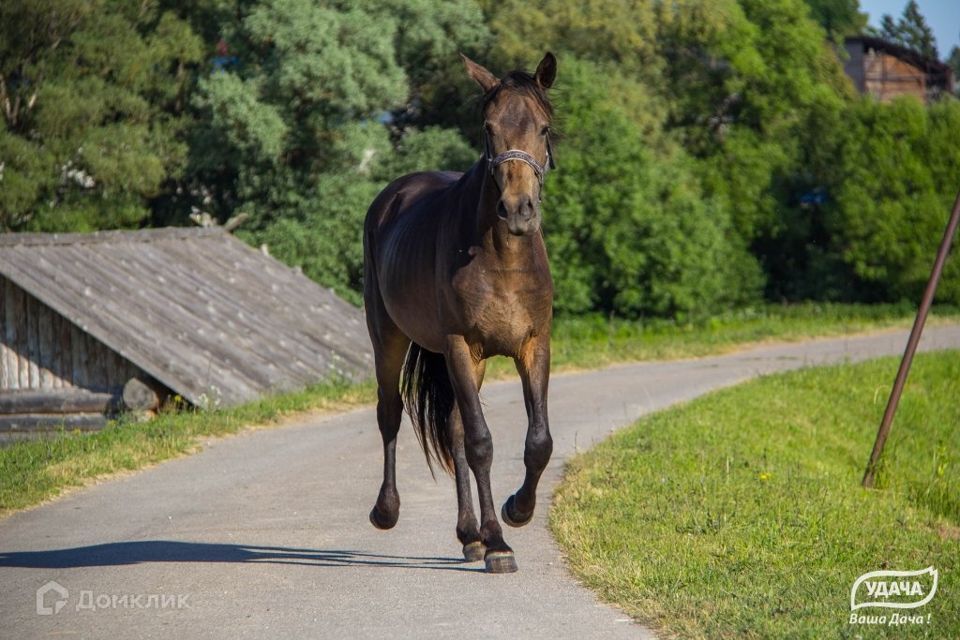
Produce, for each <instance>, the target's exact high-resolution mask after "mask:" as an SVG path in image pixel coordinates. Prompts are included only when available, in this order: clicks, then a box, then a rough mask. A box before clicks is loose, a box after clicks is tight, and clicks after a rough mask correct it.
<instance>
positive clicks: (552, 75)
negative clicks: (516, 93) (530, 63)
mask: <svg viewBox="0 0 960 640" xmlns="http://www.w3.org/2000/svg"><path fill="white" fill-rule="evenodd" d="M535 77H536V79H537V84H539V85H540V86H541V87H543V88H544V89H549V88H550V87H552V86H553V81H554V80H556V79H557V57H556V56H555V55H553V54H552V53H550V52H549V51H547V53H546V55H544V56H543V60H541V61H540V64H538V65H537V73H536V74H535Z"/></svg>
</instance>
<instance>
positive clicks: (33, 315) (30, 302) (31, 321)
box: [24, 294, 40, 389]
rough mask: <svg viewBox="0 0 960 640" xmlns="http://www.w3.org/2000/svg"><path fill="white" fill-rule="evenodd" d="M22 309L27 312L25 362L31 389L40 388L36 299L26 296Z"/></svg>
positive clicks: (38, 323)
mask: <svg viewBox="0 0 960 640" xmlns="http://www.w3.org/2000/svg"><path fill="white" fill-rule="evenodd" d="M24 307H25V309H26V312H27V362H28V365H27V366H28V367H29V369H28V374H29V380H30V388H31V389H39V388H40V309H39V308H38V306H37V299H36V298H34V297H33V296H31V295H29V294H26V298H25V304H24Z"/></svg>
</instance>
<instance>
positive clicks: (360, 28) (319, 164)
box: [0, 0, 960, 318]
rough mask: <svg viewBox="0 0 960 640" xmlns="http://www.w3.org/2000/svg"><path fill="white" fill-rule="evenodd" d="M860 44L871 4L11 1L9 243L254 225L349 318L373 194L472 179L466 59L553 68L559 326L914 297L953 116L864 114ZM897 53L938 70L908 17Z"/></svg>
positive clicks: (944, 293)
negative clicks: (448, 176) (550, 62)
mask: <svg viewBox="0 0 960 640" xmlns="http://www.w3.org/2000/svg"><path fill="white" fill-rule="evenodd" d="M863 26H864V15H863V14H861V13H860V12H859V4H858V2H857V0H806V1H804V0H714V1H712V2H702V1H700V0H676V1H674V2H669V3H667V2H660V1H658V0H641V1H640V2H627V1H625V0H586V1H585V2H572V1H570V0H527V1H523V2H520V1H519V0H504V1H501V2H491V1H489V0H477V1H474V0H453V1H451V2H443V3H439V4H438V3H436V2H431V1H430V0H386V1H381V2H372V1H371V0H362V1H359V2H351V3H345V2H339V1H337V2H334V1H332V0H323V1H321V2H314V1H312V0H198V1H197V2H193V3H181V2H177V1H175V0H160V1H159V2H155V3H145V4H144V3H139V2H133V0H95V1H93V2H86V1H80V0H58V1H53V0H37V1H35V2H22V1H21V2H7V3H0V54H2V55H0V80H2V83H0V117H2V118H3V119H4V126H3V127H0V227H2V228H3V229H5V230H39V231H81V230H95V229H104V228H123V227H138V226H142V225H145V224H149V225H157V226H161V225H168V224H189V220H188V216H189V215H190V214H191V213H196V212H201V211H202V212H207V213H209V214H211V215H212V216H213V217H214V218H215V219H218V220H220V221H224V220H226V219H228V218H229V217H231V216H233V215H234V214H236V213H238V212H245V213H247V214H250V217H249V220H248V221H247V223H246V224H245V226H244V227H243V229H242V230H241V235H242V236H243V237H244V238H246V239H247V240H248V241H249V242H251V243H253V244H264V243H265V244H267V245H268V247H269V248H270V250H271V251H272V253H273V255H275V256H277V257H279V258H280V259H282V260H284V261H285V262H287V263H289V264H291V265H296V266H300V267H301V268H302V269H303V270H304V272H305V273H307V274H308V275H309V276H310V277H311V278H314V279H315V280H317V281H318V282H320V283H322V284H324V285H325V286H329V287H332V288H334V289H335V290H336V291H337V292H339V293H340V294H342V295H344V296H345V297H347V298H348V299H350V300H353V301H355V302H358V301H359V292H360V289H361V283H360V273H361V264H360V246H361V244H360V229H361V223H362V219H363V216H364V213H365V210H366V207H367V206H368V204H369V202H370V200H371V199H372V198H373V196H374V195H375V194H376V193H377V191H378V190H379V189H380V188H382V187H383V186H384V185H385V184H386V183H387V182H389V181H390V180H392V179H394V178H396V177H398V176H400V175H402V174H404V173H408V172H410V171H414V170H422V169H465V168H466V167H468V166H469V165H470V164H471V163H472V162H473V161H475V160H476V158H477V152H476V150H475V147H476V146H477V143H478V142H479V141H478V139H477V133H478V130H479V127H478V114H477V100H476V91H475V87H474V86H473V85H472V83H470V81H469V80H468V79H467V78H466V77H465V74H464V73H463V71H462V68H461V65H460V63H459V60H458V59H457V55H456V54H457V52H458V51H463V52H466V53H467V54H470V55H472V56H474V57H477V58H478V59H480V60H482V61H484V62H485V63H487V64H489V66H490V67H491V68H492V69H493V70H495V71H498V72H501V73H502V72H504V71H506V70H507V69H509V68H514V67H524V66H527V67H528V66H529V65H530V64H531V63H532V62H533V61H534V60H536V59H538V58H539V57H540V55H542V52H543V50H544V49H550V50H553V51H555V52H556V53H558V54H559V57H560V70H559V76H558V81H557V86H556V87H555V89H553V90H552V94H553V96H554V97H555V99H556V102H557V106H558V109H557V113H558V117H559V122H558V128H559V129H560V130H561V131H562V132H564V133H565V136H562V137H561V139H560V140H558V143H557V145H556V147H557V148H556V152H557V157H558V160H559V164H560V170H559V171H558V172H556V173H555V174H552V175H551V176H550V177H549V179H548V180H547V186H546V189H547V194H546V196H547V200H546V205H545V212H546V222H545V225H546V231H547V234H548V243H549V245H550V251H551V255H552V257H553V266H554V274H555V281H556V284H557V290H558V295H557V305H558V310H559V311H561V312H564V313H582V312H602V313H616V314H622V315H626V316H628V317H640V316H650V315H655V316H665V317H674V318H687V317H693V316H703V315H708V314H711V313H714V312H716V311H718V310H722V309H725V308H729V307H731V306H735V305H737V304H741V303H743V302H745V301H754V300H756V298H757V296H758V295H759V292H760V291H762V292H763V293H764V294H765V295H766V296H767V297H768V298H772V299H777V300H780V299H787V300H796V299H820V300H861V301H862V300H869V301H882V300H888V301H889V300H893V301H896V300H901V299H912V298H914V297H915V296H916V295H917V292H918V290H919V287H920V286H921V284H922V282H923V280H924V279H925V277H926V275H925V274H926V271H927V269H928V268H929V262H930V261H931V259H932V251H933V247H935V245H936V242H937V241H938V239H939V235H940V231H941V229H940V228H941V227H942V218H943V216H944V215H945V212H946V210H947V207H948V205H949V201H950V199H951V198H952V197H953V194H954V191H955V189H956V185H957V183H958V179H960V176H958V174H957V169H956V167H957V166H960V158H958V157H957V149H960V126H958V124H960V123H958V121H957V118H958V116H957V109H958V107H957V103H956V102H955V101H952V100H950V99H946V98H945V99H944V100H942V101H941V102H939V103H937V104H935V105H932V106H930V107H923V106H921V105H919V104H908V103H906V102H903V103H897V104H890V105H886V104H883V105H881V104H875V103H872V102H870V101H869V100H863V99H858V98H857V97H856V96H855V95H854V93H853V88H852V86H851V85H850V83H849V82H848V81H847V80H846V78H845V77H844V75H843V72H842V68H841V64H840V62H839V60H838V56H837V51H836V46H835V45H836V43H838V42H840V41H841V40H842V38H843V36H845V35H848V34H851V33H855V32H857V31H858V30H860V29H861V28H862V27H863ZM883 28H884V30H885V31H886V32H887V35H888V37H891V38H893V39H894V40H895V41H897V42H900V43H902V44H904V45H905V46H909V47H911V48H914V49H916V50H919V51H925V52H927V53H931V52H932V53H934V54H935V53H936V52H935V43H934V42H933V39H932V35H931V34H930V31H929V27H928V26H927V25H926V22H925V20H924V19H923V16H922V15H921V14H920V12H919V10H918V9H917V6H916V3H909V4H908V5H907V7H906V9H905V10H904V14H903V17H901V18H900V20H899V21H897V20H894V19H893V18H891V17H889V16H886V17H885V19H884V21H883ZM931 48H933V49H931ZM954 58H955V59H954V60H953V63H954V64H955V65H960V62H958V60H960V53H956V55H954ZM471 143H473V146H471ZM955 262H956V261H955V260H952V261H951V262H948V267H947V272H946V275H945V280H944V282H943V283H942V285H941V293H940V295H941V299H942V300H950V301H956V300H958V296H960V292H958V289H960V281H958V277H960V271H958V269H960V267H957V266H955V265H954V263H955Z"/></svg>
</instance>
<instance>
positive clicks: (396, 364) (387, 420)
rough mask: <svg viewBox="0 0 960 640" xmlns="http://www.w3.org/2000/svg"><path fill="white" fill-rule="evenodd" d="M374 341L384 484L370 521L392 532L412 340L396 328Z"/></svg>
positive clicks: (378, 334)
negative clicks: (403, 387) (404, 375)
mask: <svg viewBox="0 0 960 640" xmlns="http://www.w3.org/2000/svg"><path fill="white" fill-rule="evenodd" d="M389 324H391V325H392V322H390V323H389ZM384 333H385V334H386V335H384ZM375 334H376V335H375ZM371 338H373V345H374V349H373V350H374V360H375V361H376V372H377V387H378V388H377V425H378V426H379V427H380V436H381V438H382V440H383V482H382V484H381V485H380V494H379V495H378V496H377V502H376V504H375V505H374V507H373V509H372V510H371V511H370V522H371V523H372V524H373V526H375V527H376V528H377V529H391V528H393V526H394V525H395V524H397V519H398V518H399V517H400V494H399V493H398V492H397V476H396V465H397V432H398V431H399V430H400V419H401V418H402V416H403V400H402V399H401V397H400V371H401V369H402V368H403V359H404V357H405V356H406V353H407V347H408V346H409V344H410V340H409V339H407V337H406V336H404V335H403V334H402V333H400V331H399V329H396V328H395V327H392V328H391V330H389V331H387V332H382V331H373V330H371Z"/></svg>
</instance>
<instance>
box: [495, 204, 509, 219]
mask: <svg viewBox="0 0 960 640" xmlns="http://www.w3.org/2000/svg"><path fill="white" fill-rule="evenodd" d="M497 217H498V218H500V219H501V220H506V219H507V205H505V204H503V200H501V201H500V202H498V203H497Z"/></svg>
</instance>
